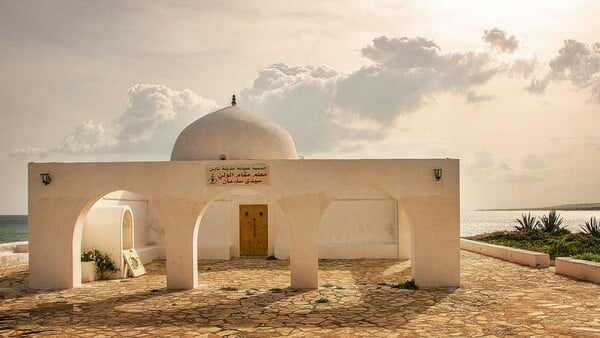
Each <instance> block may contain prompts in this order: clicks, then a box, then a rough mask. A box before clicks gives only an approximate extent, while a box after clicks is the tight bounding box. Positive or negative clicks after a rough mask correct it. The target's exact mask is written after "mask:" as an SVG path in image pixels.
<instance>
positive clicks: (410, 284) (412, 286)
mask: <svg viewBox="0 0 600 338" xmlns="http://www.w3.org/2000/svg"><path fill="white" fill-rule="evenodd" d="M391 287H392V288H394V289H407V290H419V287H418V286H417V284H416V283H415V280H414V279H411V280H407V281H404V282H402V283H400V284H395V285H391Z"/></svg>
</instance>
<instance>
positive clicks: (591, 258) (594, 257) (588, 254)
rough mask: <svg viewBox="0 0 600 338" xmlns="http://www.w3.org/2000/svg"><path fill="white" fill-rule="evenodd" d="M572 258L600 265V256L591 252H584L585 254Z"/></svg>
mask: <svg viewBox="0 0 600 338" xmlns="http://www.w3.org/2000/svg"><path fill="white" fill-rule="evenodd" d="M573 258H575V259H583V260H586V261H592V262H598V263H600V254H595V253H591V252H586V253H582V254H579V255H575V256H573Z"/></svg>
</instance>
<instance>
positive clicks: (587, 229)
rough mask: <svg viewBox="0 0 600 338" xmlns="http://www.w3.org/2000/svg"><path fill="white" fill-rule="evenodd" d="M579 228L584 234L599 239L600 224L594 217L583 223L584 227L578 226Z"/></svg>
mask: <svg viewBox="0 0 600 338" xmlns="http://www.w3.org/2000/svg"><path fill="white" fill-rule="evenodd" d="M579 227H580V228H581V230H582V231H583V232H584V233H586V234H590V235H592V236H594V237H600V223H598V221H597V220H596V217H590V221H589V222H585V225H580V226H579Z"/></svg>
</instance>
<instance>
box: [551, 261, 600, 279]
mask: <svg viewBox="0 0 600 338" xmlns="http://www.w3.org/2000/svg"><path fill="white" fill-rule="evenodd" d="M555 265H556V273H557V274H559V275H565V276H569V277H573V278H577V279H581V280H584V281H588V282H593V283H596V284H600V263H596V262H591V261H586V260H582V259H574V258H571V257H556V260H555Z"/></svg>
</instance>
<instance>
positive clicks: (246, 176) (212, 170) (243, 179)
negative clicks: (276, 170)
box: [206, 163, 269, 185]
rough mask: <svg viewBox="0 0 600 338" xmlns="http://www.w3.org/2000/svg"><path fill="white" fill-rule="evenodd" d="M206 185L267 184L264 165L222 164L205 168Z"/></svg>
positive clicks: (266, 171)
mask: <svg viewBox="0 0 600 338" xmlns="http://www.w3.org/2000/svg"><path fill="white" fill-rule="evenodd" d="M206 179H207V180H206V183H207V185H264V184H269V167H268V166H267V165H266V164H262V163H259V164H224V165H213V166H211V165H208V166H206Z"/></svg>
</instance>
